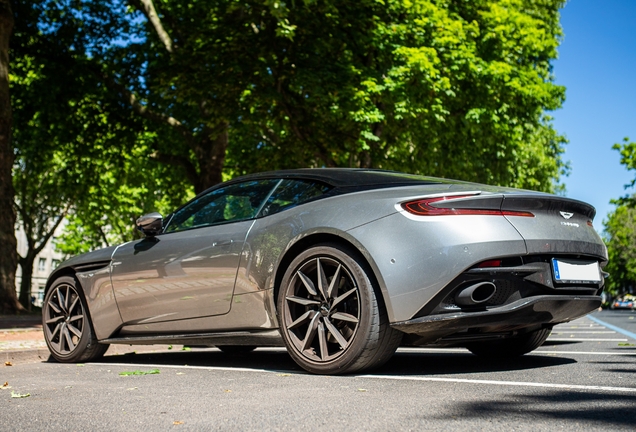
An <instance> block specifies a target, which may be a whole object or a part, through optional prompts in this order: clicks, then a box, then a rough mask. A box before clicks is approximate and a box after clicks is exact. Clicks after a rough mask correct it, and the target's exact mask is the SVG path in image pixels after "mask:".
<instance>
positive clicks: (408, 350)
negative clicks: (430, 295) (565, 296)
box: [398, 348, 636, 356]
mask: <svg viewBox="0 0 636 432" xmlns="http://www.w3.org/2000/svg"><path fill="white" fill-rule="evenodd" d="M417 352H421V353H427V354H435V353H439V354H442V353H443V354H465V355H471V356H472V355H473V354H472V353H471V352H470V351H468V350H467V349H466V348H400V349H399V350H398V354H399V353H417ZM539 353H541V354H567V355H573V354H580V355H602V356H636V351H625V352H613V351H555V350H543V349H541V348H539V349H536V350H534V351H532V352H530V353H529V354H527V355H534V354H539Z"/></svg>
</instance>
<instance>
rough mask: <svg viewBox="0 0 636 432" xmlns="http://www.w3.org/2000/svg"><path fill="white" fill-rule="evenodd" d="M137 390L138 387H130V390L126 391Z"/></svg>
mask: <svg viewBox="0 0 636 432" xmlns="http://www.w3.org/2000/svg"><path fill="white" fill-rule="evenodd" d="M138 388H139V387H131V388H127V389H126V390H130V391H133V390H137V389H138Z"/></svg>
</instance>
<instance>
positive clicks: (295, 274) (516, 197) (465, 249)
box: [43, 169, 607, 374]
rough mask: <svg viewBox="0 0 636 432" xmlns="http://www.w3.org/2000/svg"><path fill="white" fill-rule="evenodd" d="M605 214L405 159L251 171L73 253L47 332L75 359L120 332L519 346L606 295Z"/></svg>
mask: <svg viewBox="0 0 636 432" xmlns="http://www.w3.org/2000/svg"><path fill="white" fill-rule="evenodd" d="M594 214H595V210H594V208H593V207H592V206H590V205H588V204H585V203H583V202H580V201H575V200H571V199H567V198H563V197H558V196H554V195H549V194H544V193H538V192H530V191H524V190H517V189H508V188H502V187H493V186H485V185H481V184H475V183H466V182H460V181H453V180H445V179H438V178H431V177H422V176H415V175H409V174H403V173H398V172H387V171H379V170H361V169H300V170H290V171H277V172H267V173H260V174H254V175H249V176H245V177H241V178H237V179H234V180H232V181H229V182H227V183H223V184H220V185H217V186H215V187H213V188H211V189H209V190H207V191H205V192H203V193H201V194H199V195H198V196H197V197H195V198H194V199H193V200H191V201H190V202H188V203H187V204H185V205H184V206H183V207H181V208H179V209H178V210H176V211H175V212H174V213H172V214H170V215H169V216H167V217H165V218H163V217H162V216H161V215H160V214H158V213H152V214H148V215H145V216H142V217H140V218H139V219H138V220H137V228H138V229H139V230H140V231H141V232H142V233H143V234H144V236H145V238H144V239H142V240H136V241H132V242H129V243H124V244H121V245H118V246H113V247H108V248H105V249H101V250H97V251H94V252H91V253H88V254H84V255H81V256H77V257H75V258H72V259H70V260H68V261H66V262H65V263H63V264H62V265H60V266H59V267H58V268H57V269H56V270H55V272H54V273H53V274H52V275H51V276H50V278H49V280H48V283H47V286H46V294H45V300H44V306H43V323H44V334H45V336H46V342H47V344H48V347H49V349H50V351H51V354H52V356H53V357H54V358H55V359H56V360H58V361H62V362H84V361H88V360H92V359H95V358H97V357H99V356H101V355H102V354H104V352H105V351H106V349H107V348H108V345H109V344H117V343H123V344H168V343H169V344H187V345H191V346H192V345H197V346H216V347H218V348H220V349H221V350H223V351H225V352H228V353H236V352H249V351H251V350H253V349H254V348H256V347H261V346H285V347H286V348H287V351H288V352H289V354H290V355H291V357H292V358H293V359H294V360H295V361H296V362H297V363H298V364H299V365H300V366H301V367H303V368H304V369H306V370H308V371H310V372H314V373H320V374H338V373H351V372H356V371H362V370H368V369H371V368H375V367H378V366H380V365H382V364H383V363H385V362H386V361H387V360H388V359H389V358H390V357H391V356H392V355H393V353H394V352H395V350H396V349H397V348H398V347H399V346H420V345H434V346H461V347H466V348H468V349H469V350H470V351H472V352H473V353H474V354H476V355H481V356H493V357H502V356H518V355H522V354H525V353H528V352H530V351H532V350H534V349H535V348H537V347H539V346H540V345H541V344H542V343H543V342H544V341H545V340H546V338H547V337H548V335H549V333H550V330H551V328H552V327H553V326H554V325H555V324H559V323H563V322H567V321H570V320H573V319H575V318H578V317H580V316H583V315H585V314H587V313H588V312H590V311H593V310H595V309H597V308H598V307H599V306H600V304H601V299H600V296H599V295H600V293H601V291H602V290H603V287H604V273H603V271H602V270H601V268H602V267H603V266H604V265H605V264H606V262H607V251H606V248H605V246H604V244H603V242H602V241H601V239H600V238H599V236H598V235H597V233H596V231H595V230H594V228H593V227H592V219H593V218H594Z"/></svg>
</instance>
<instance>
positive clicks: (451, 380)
mask: <svg viewBox="0 0 636 432" xmlns="http://www.w3.org/2000/svg"><path fill="white" fill-rule="evenodd" d="M356 377H358V378H375V379H387V380H400V381H429V382H449V383H462V384H486V385H497V386H512V387H539V388H552V389H562V390H596V391H607V392H625V393H636V388H635V387H606V386H587V385H576V384H552V383H537V382H523V381H493V380H474V379H463V378H434V377H417V376H415V377H413V376H395V375H356Z"/></svg>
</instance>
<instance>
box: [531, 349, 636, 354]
mask: <svg viewBox="0 0 636 432" xmlns="http://www.w3.org/2000/svg"><path fill="white" fill-rule="evenodd" d="M536 353H541V354H567V355H573V354H580V355H602V356H636V351H632V352H607V351H606V352H603V351H547V350H545V351H544V350H542V349H537V350H534V351H532V352H531V353H530V354H536Z"/></svg>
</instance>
